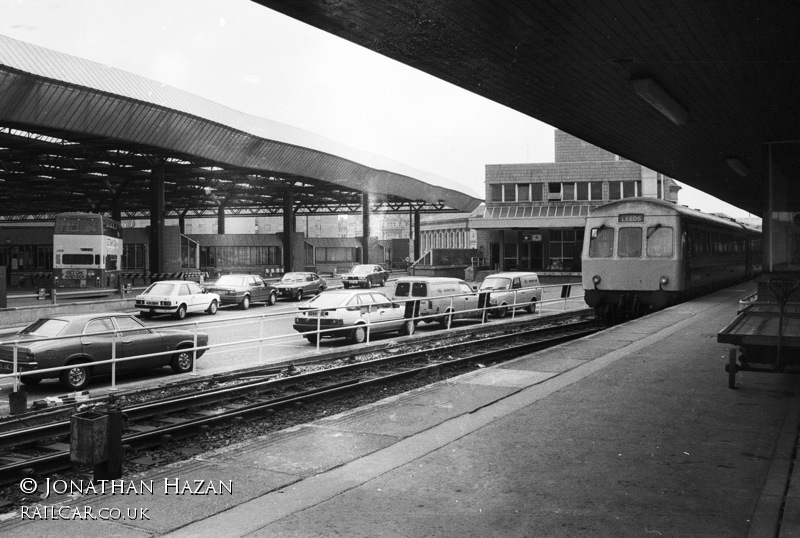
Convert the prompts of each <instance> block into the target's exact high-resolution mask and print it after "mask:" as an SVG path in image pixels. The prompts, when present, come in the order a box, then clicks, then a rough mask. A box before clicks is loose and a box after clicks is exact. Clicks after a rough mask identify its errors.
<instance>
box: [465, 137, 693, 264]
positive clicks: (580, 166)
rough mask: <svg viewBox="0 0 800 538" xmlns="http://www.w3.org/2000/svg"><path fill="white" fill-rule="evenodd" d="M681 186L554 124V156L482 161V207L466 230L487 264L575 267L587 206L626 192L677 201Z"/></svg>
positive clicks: (627, 194)
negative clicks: (474, 235) (519, 161)
mask: <svg viewBox="0 0 800 538" xmlns="http://www.w3.org/2000/svg"><path fill="white" fill-rule="evenodd" d="M680 188H681V187H680V186H679V185H678V184H677V183H676V182H675V181H674V180H672V179H671V178H669V177H666V176H664V175H663V174H659V173H656V172H654V171H652V170H649V169H647V168H645V167H643V166H641V165H639V164H636V163H634V162H633V161H629V160H627V159H624V158H622V157H620V156H619V155H615V154H613V153H610V152H608V151H606V150H603V149H600V148H598V147H597V146H594V145H591V144H589V143H587V142H584V141H582V140H580V139H578V138H575V137H574V136H571V135H569V134H567V133H565V132H563V131H560V130H556V131H555V160H554V162H552V163H529V164H489V165H486V205H485V206H484V210H483V213H482V214H477V215H474V216H471V217H470V218H469V229H470V230H475V231H476V232H477V249H478V252H479V255H480V256H481V257H483V258H485V259H486V263H487V264H488V266H489V268H490V269H491V270H494V271H510V270H531V271H538V272H557V273H579V272H580V270H581V249H582V247H583V227H584V223H585V220H586V216H587V215H588V214H589V210H591V209H592V208H593V207H596V206H599V205H602V204H606V203H608V202H611V201H613V200H618V199H620V198H627V197H631V196H643V197H650V198H659V199H662V200H667V201H671V202H677V199H678V191H679V190H680Z"/></svg>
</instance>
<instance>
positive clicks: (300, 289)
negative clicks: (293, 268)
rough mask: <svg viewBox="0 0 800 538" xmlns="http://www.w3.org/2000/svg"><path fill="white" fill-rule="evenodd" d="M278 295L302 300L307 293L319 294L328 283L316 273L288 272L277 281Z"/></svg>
mask: <svg viewBox="0 0 800 538" xmlns="http://www.w3.org/2000/svg"><path fill="white" fill-rule="evenodd" d="M275 287H276V288H277V289H278V295H280V296H281V297H291V298H292V299H294V300H295V301H300V300H302V299H303V297H304V296H306V295H309V296H310V295H319V294H320V293H322V292H323V291H325V288H327V287H328V284H327V283H326V282H325V281H324V280H323V279H322V278H320V276H319V275H318V274H316V273H302V272H300V273H286V274H285V275H283V277H282V278H281V280H280V282H276V283H275Z"/></svg>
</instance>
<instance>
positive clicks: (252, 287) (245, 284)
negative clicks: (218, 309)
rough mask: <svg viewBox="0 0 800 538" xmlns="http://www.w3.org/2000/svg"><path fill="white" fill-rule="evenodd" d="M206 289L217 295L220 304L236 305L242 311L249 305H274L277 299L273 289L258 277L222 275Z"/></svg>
mask: <svg viewBox="0 0 800 538" xmlns="http://www.w3.org/2000/svg"><path fill="white" fill-rule="evenodd" d="M206 289H207V290H208V291H210V292H213V293H216V294H217V295H219V300H220V302H221V303H222V304H224V305H225V304H238V305H239V308H241V309H242V310H247V309H248V308H250V303H265V304H268V305H274V304H275V299H277V297H278V292H277V290H276V289H275V287H274V286H272V285H271V284H269V283H268V282H266V281H265V280H264V279H263V278H261V277H260V276H258V275H222V276H221V277H219V278H218V279H217V280H216V281H215V282H212V283H211V284H209V285H207V286H206Z"/></svg>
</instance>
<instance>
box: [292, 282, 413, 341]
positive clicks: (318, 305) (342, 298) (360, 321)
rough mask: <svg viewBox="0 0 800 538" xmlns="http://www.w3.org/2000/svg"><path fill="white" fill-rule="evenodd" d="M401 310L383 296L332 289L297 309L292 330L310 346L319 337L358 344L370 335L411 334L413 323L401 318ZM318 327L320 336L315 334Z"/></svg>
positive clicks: (374, 293)
mask: <svg viewBox="0 0 800 538" xmlns="http://www.w3.org/2000/svg"><path fill="white" fill-rule="evenodd" d="M404 314H405V309H403V308H401V305H400V304H398V303H395V302H393V301H392V300H391V299H390V298H389V297H388V296H387V295H386V294H384V293H381V292H374V291H372V292H370V291H347V290H332V291H329V292H327V293H323V294H322V295H318V296H317V297H314V298H313V299H311V300H310V301H308V302H307V303H305V304H303V305H301V306H300V313H299V314H298V315H297V317H296V318H295V320H294V325H293V328H294V329H295V330H296V331H298V332H301V333H303V336H304V337H305V338H306V340H308V341H309V342H311V343H316V342H317V339H318V338H319V336H323V337H326V336H327V337H332V338H337V337H346V338H347V339H348V341H349V342H352V343H361V342H363V341H365V340H366V338H367V330H369V331H370V332H376V333H377V332H389V331H400V332H401V333H402V334H412V333H413V332H414V322H413V320H411V319H405V317H404ZM317 328H319V329H320V330H321V331H325V332H321V333H317V332H316V331H317Z"/></svg>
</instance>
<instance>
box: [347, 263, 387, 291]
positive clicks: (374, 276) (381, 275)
mask: <svg viewBox="0 0 800 538" xmlns="http://www.w3.org/2000/svg"><path fill="white" fill-rule="evenodd" d="M387 280H389V272H388V271H387V270H386V269H384V268H383V267H381V266H380V265H372V264H366V265H356V266H355V267H353V269H351V270H350V272H349V273H344V274H343V275H342V285H343V286H344V287H345V288H351V287H362V288H371V287H372V286H373V285H375V284H377V285H378V286H383V285H384V284H386V281H387Z"/></svg>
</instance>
